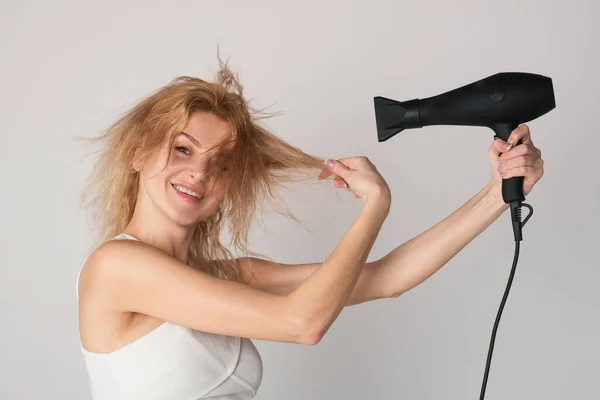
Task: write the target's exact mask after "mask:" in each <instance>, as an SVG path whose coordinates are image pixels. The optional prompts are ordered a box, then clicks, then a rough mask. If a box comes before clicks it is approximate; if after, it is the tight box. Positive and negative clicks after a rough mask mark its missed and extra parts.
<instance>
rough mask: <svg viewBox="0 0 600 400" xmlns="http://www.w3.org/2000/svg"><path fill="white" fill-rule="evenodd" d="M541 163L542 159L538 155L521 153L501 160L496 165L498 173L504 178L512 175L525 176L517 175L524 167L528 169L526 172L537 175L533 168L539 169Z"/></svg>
mask: <svg viewBox="0 0 600 400" xmlns="http://www.w3.org/2000/svg"><path fill="white" fill-rule="evenodd" d="M543 165H544V161H543V160H542V159H541V158H540V157H537V156H533V155H522V156H517V157H513V158H511V159H509V160H506V161H503V162H501V163H500V164H499V166H498V172H499V173H500V176H502V177H503V178H505V179H506V178H510V177H512V176H525V174H521V175H519V173H522V172H523V171H524V170H525V169H527V171H528V172H527V174H532V173H533V175H537V174H538V172H537V171H533V170H536V169H539V170H541V169H542V168H543Z"/></svg>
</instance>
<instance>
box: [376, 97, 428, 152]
mask: <svg viewBox="0 0 600 400" xmlns="http://www.w3.org/2000/svg"><path fill="white" fill-rule="evenodd" d="M374 102H375V120H376V122H377V140H378V141H379V142H384V141H386V140H388V139H389V138H391V137H392V136H394V135H396V134H397V133H399V132H401V131H402V130H404V129H408V128H421V127H422V125H421V119H420V117H419V100H418V99H414V100H409V101H404V102H399V101H396V100H392V99H387V98H385V97H381V96H377V97H375V98H374Z"/></svg>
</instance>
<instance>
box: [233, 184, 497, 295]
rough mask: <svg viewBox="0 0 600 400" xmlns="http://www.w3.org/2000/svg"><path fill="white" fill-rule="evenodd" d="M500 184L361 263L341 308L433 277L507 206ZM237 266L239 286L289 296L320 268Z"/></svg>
mask: <svg viewBox="0 0 600 400" xmlns="http://www.w3.org/2000/svg"><path fill="white" fill-rule="evenodd" d="M501 185H502V182H501V181H500V182H494V183H491V182H490V183H489V184H488V185H487V186H485V187H484V188H483V189H482V190H481V191H480V192H479V193H477V194H476V195H475V196H474V197H473V198H471V199H470V200H469V201H467V202H466V203H465V204H464V205H463V206H462V207H461V208H459V209H458V210H456V211H455V212H454V213H452V214H451V215H450V216H448V217H447V218H445V219H444V220H442V221H441V222H439V223H438V224H437V225H434V226H433V227H431V228H429V229H428V230H427V231H425V232H423V233H421V234H420V235H418V236H416V237H414V238H413V239H411V240H409V241H408V242H406V243H403V244H402V245H400V246H398V247H397V248H396V249H394V250H393V251H392V252H390V253H389V254H387V255H386V256H385V257H382V258H380V259H378V260H375V261H372V262H368V263H366V264H365V266H364V267H363V269H362V271H361V273H360V276H359V278H358V282H357V283H356V285H355V286H354V290H353V291H352V293H351V294H350V296H349V297H348V300H347V301H346V306H352V305H355V304H360V303H365V302H368V301H372V300H377V299H384V298H391V297H398V296H399V295H400V294H402V293H404V292H406V291H407V290H410V289H412V288H413V287H415V286H417V285H418V284H420V283H422V282H423V281H425V280H426V279H427V278H429V277H430V276H431V275H433V274H434V273H435V272H436V271H438V270H439V269H440V268H441V267H442V266H443V265H445V264H446V263H447V262H448V261H449V260H450V259H451V258H452V257H454V255H456V254H457V253H458V252H459V251H460V250H461V249H462V248H464V247H465V246H466V245H467V244H468V243H469V242H470V241H472V240H473V238H475V237H476V236H477V235H478V234H479V233H481V232H482V231H483V230H485V229H486V228H487V227H488V226H489V225H490V224H491V223H492V222H493V221H494V220H496V219H497V218H498V217H499V216H500V215H501V214H502V213H503V212H504V211H505V210H506V209H507V208H508V205H507V204H505V203H504V202H503V201H502V194H501V190H502V189H501ZM238 262H239V263H240V271H241V272H242V276H243V278H244V282H243V283H245V284H247V285H249V286H252V287H255V288H257V289H260V290H263V291H266V292H270V293H277V294H289V293H291V292H292V291H294V289H295V288H296V287H298V285H300V284H301V283H302V282H303V281H304V280H306V279H307V278H308V277H309V276H311V275H312V274H313V273H314V272H315V271H316V270H318V269H319V268H320V267H321V265H322V263H320V262H318V263H306V264H281V263H280V264H276V263H273V262H271V261H268V260H262V259H259V258H253V257H243V258H239V259H238Z"/></svg>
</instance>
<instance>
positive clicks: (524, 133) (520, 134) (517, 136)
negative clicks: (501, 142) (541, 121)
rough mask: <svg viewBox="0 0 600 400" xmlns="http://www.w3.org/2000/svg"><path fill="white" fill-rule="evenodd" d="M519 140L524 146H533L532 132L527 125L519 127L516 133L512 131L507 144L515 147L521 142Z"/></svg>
mask: <svg viewBox="0 0 600 400" xmlns="http://www.w3.org/2000/svg"><path fill="white" fill-rule="evenodd" d="M519 140H521V141H522V143H523V144H529V143H531V144H532V145H533V143H532V142H531V132H530V131H529V127H528V126H527V125H525V124H523V125H519V126H518V127H517V128H516V129H515V130H514V131H512V132H511V133H510V136H508V140H507V142H508V143H512V144H513V146H514V145H515V144H517V143H518V142H519Z"/></svg>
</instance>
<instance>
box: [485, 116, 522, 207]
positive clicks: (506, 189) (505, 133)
mask: <svg viewBox="0 0 600 400" xmlns="http://www.w3.org/2000/svg"><path fill="white" fill-rule="evenodd" d="M518 126H519V124H517V123H513V122H508V123H499V124H493V125H491V126H490V128H491V129H492V130H493V131H494V133H496V134H495V135H494V140H495V139H497V138H500V139H502V140H504V141H508V137H509V136H510V134H511V132H512V131H514V130H515V129H516V128H517V127H518ZM521 143H522V141H521V140H519V141H518V142H517V143H516V144H515V146H517V145H519V144H521ZM502 199H503V200H504V202H505V203H506V204H510V203H511V202H513V201H524V200H525V196H524V195H523V177H522V176H514V177H512V178H508V179H503V180H502Z"/></svg>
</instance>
